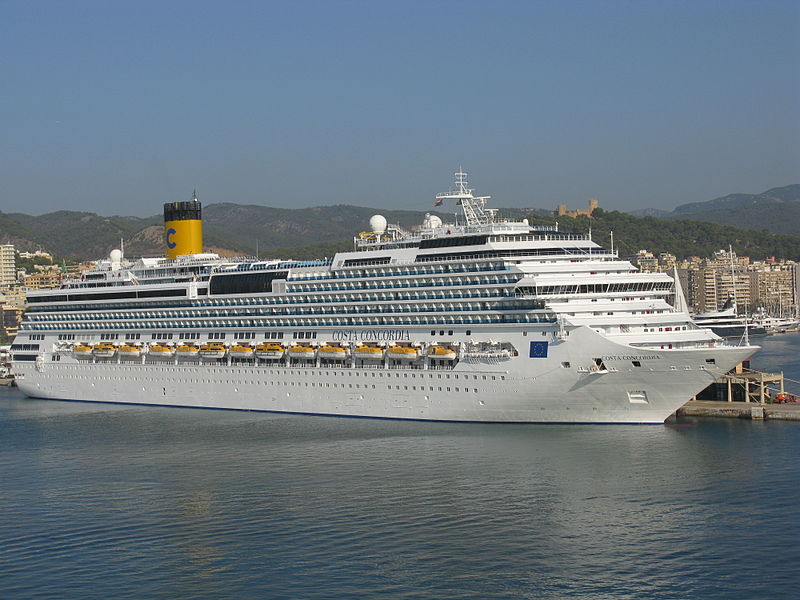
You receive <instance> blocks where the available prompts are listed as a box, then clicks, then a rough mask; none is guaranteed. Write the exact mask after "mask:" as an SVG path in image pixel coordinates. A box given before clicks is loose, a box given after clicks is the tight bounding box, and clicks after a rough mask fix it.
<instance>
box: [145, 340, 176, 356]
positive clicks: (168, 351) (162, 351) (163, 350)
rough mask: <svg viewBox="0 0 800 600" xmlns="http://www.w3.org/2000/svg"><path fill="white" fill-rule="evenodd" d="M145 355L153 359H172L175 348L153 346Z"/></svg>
mask: <svg viewBox="0 0 800 600" xmlns="http://www.w3.org/2000/svg"><path fill="white" fill-rule="evenodd" d="M147 354H148V356H152V357H153V358H162V359H164V358H172V357H173V356H175V348H173V347H172V346H167V345H165V344H153V345H152V346H150V347H149V348H148V349H147Z"/></svg>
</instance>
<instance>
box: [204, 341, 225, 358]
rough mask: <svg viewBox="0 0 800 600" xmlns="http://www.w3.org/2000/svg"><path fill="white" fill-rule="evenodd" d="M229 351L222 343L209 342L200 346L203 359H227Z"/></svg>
mask: <svg viewBox="0 0 800 600" xmlns="http://www.w3.org/2000/svg"><path fill="white" fill-rule="evenodd" d="M227 351H228V350H227V348H225V344H223V343H222V342H208V343H207V344H203V345H202V346H200V356H202V357H203V358H225V353H226V352H227Z"/></svg>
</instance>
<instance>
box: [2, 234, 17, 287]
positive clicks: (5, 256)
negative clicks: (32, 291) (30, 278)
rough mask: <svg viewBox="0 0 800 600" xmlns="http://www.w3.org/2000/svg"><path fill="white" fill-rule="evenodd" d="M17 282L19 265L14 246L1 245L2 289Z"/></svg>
mask: <svg viewBox="0 0 800 600" xmlns="http://www.w3.org/2000/svg"><path fill="white" fill-rule="evenodd" d="M16 282H17V263H16V255H15V252H14V245H13V244H2V245H0V287H5V286H11V285H14V284H15V283H16Z"/></svg>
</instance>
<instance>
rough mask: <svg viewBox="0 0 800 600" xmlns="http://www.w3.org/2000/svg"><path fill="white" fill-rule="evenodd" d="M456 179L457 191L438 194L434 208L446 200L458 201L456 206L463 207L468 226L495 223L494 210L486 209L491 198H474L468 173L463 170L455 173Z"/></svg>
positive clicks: (459, 169)
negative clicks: (468, 180) (468, 181)
mask: <svg viewBox="0 0 800 600" xmlns="http://www.w3.org/2000/svg"><path fill="white" fill-rule="evenodd" d="M454 175H455V177H456V181H455V183H456V189H455V190H452V189H451V190H450V191H449V192H446V193H442V194H436V201H435V202H434V203H433V205H434V206H439V205H440V204H441V203H442V202H444V201H445V200H456V204H460V205H461V209H462V210H463V212H464V218H465V219H466V224H467V225H468V226H469V225H489V224H490V223H492V222H493V221H494V213H495V210H494V209H490V208H485V206H486V201H487V200H488V199H489V198H491V196H473V194H472V192H473V190H472V189H471V188H470V187H469V183H467V173H466V172H465V171H464V170H463V169H462V168H461V167H459V168H458V171H456V172H455V173H454Z"/></svg>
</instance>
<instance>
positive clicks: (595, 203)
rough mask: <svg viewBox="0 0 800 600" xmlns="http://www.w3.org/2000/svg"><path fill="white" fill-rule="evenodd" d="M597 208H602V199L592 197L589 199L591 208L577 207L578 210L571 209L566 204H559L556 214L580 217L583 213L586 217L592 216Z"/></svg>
mask: <svg viewBox="0 0 800 600" xmlns="http://www.w3.org/2000/svg"><path fill="white" fill-rule="evenodd" d="M596 208H600V201H599V200H597V199H596V198H592V199H591V200H589V208H588V209H587V210H582V209H580V208H579V209H577V210H569V209H568V208H567V205H566V204H559V205H558V209H556V216H559V217H563V216H565V215H566V216H568V217H579V216H581V215H583V216H584V217H589V218H590V219H591V218H592V213H593V212H594V210H595V209H596Z"/></svg>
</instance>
